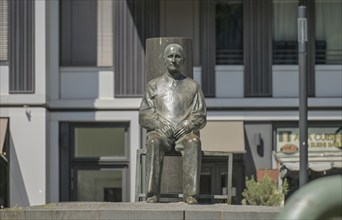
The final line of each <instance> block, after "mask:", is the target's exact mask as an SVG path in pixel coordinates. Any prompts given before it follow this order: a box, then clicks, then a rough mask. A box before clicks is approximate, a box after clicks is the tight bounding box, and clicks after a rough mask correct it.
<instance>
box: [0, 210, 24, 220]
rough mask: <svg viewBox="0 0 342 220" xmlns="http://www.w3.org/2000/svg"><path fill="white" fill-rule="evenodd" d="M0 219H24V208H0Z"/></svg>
mask: <svg viewBox="0 0 342 220" xmlns="http://www.w3.org/2000/svg"><path fill="white" fill-rule="evenodd" d="M0 219H1V220H13V219H15V220H22V219H25V210H24V209H19V208H18V209H16V210H11V209H7V210H6V211H5V210H0Z"/></svg>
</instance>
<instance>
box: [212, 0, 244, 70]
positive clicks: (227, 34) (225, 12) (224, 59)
mask: <svg viewBox="0 0 342 220" xmlns="http://www.w3.org/2000/svg"><path fill="white" fill-rule="evenodd" d="M242 15H243V11H242V1H239V0H235V1H218V2H217V3H216V64H217V65H231V64H242V63H243V53H242V50H243V22H242V21H243V16H242Z"/></svg>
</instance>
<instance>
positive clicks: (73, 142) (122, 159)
mask: <svg viewBox="0 0 342 220" xmlns="http://www.w3.org/2000/svg"><path fill="white" fill-rule="evenodd" d="M61 136H62V137H64V138H63V139H64V140H63V141H62V146H61V175H62V176H61V188H62V190H61V192H62V194H61V198H62V199H61V200H62V201H107V202H122V201H127V200H128V199H129V197H128V190H129V189H128V188H127V182H128V164H129V152H128V124H126V123H61ZM65 164H68V165H65ZM65 183H68V184H66V185H64V184H65ZM69 186H70V188H68V187H69Z"/></svg>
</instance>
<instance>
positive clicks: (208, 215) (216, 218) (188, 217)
mask: <svg viewBox="0 0 342 220" xmlns="http://www.w3.org/2000/svg"><path fill="white" fill-rule="evenodd" d="M221 215H222V212H220V211H197V210H193V211H185V218H184V219H185V220H201V219H203V220H209V219H210V220H221V219H222V218H221V217H222V216H221Z"/></svg>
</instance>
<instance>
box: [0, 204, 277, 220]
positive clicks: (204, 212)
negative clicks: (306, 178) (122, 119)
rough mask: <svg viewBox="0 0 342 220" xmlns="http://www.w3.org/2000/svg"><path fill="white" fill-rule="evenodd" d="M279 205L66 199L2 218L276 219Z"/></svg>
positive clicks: (7, 213)
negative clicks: (76, 200) (114, 201)
mask: <svg viewBox="0 0 342 220" xmlns="http://www.w3.org/2000/svg"><path fill="white" fill-rule="evenodd" d="M280 210H281V208H279V207H263V206H241V205H226V204H213V205H187V204H185V203H184V202H177V203H157V204H146V203H145V202H136V203H104V202H65V203H52V204H47V205H43V206H33V207H26V208H10V209H5V210H1V211H0V219H1V220H17V219H18V220H19V219H25V220H43V219H44V220H45V219H48V220H57V219H68V220H69V219H70V220H71V219H72V220H81V219H82V220H90V219H91V220H111V219H113V220H114V219H120V220H125V219H127V220H128V219H141V220H145V219H159V220H163V219H170V220H171V219H175V220H176V219H177V220H178V219H179V220H186V219H196V220H197V219H199V220H200V219H206V220H211V219H213V220H216V219H217V220H228V219H229V220H235V219H246V220H247V219H248V220H252V219H253V220H259V219H260V220H261V219H275V217H276V215H277V214H278V212H279V211H280Z"/></svg>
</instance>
